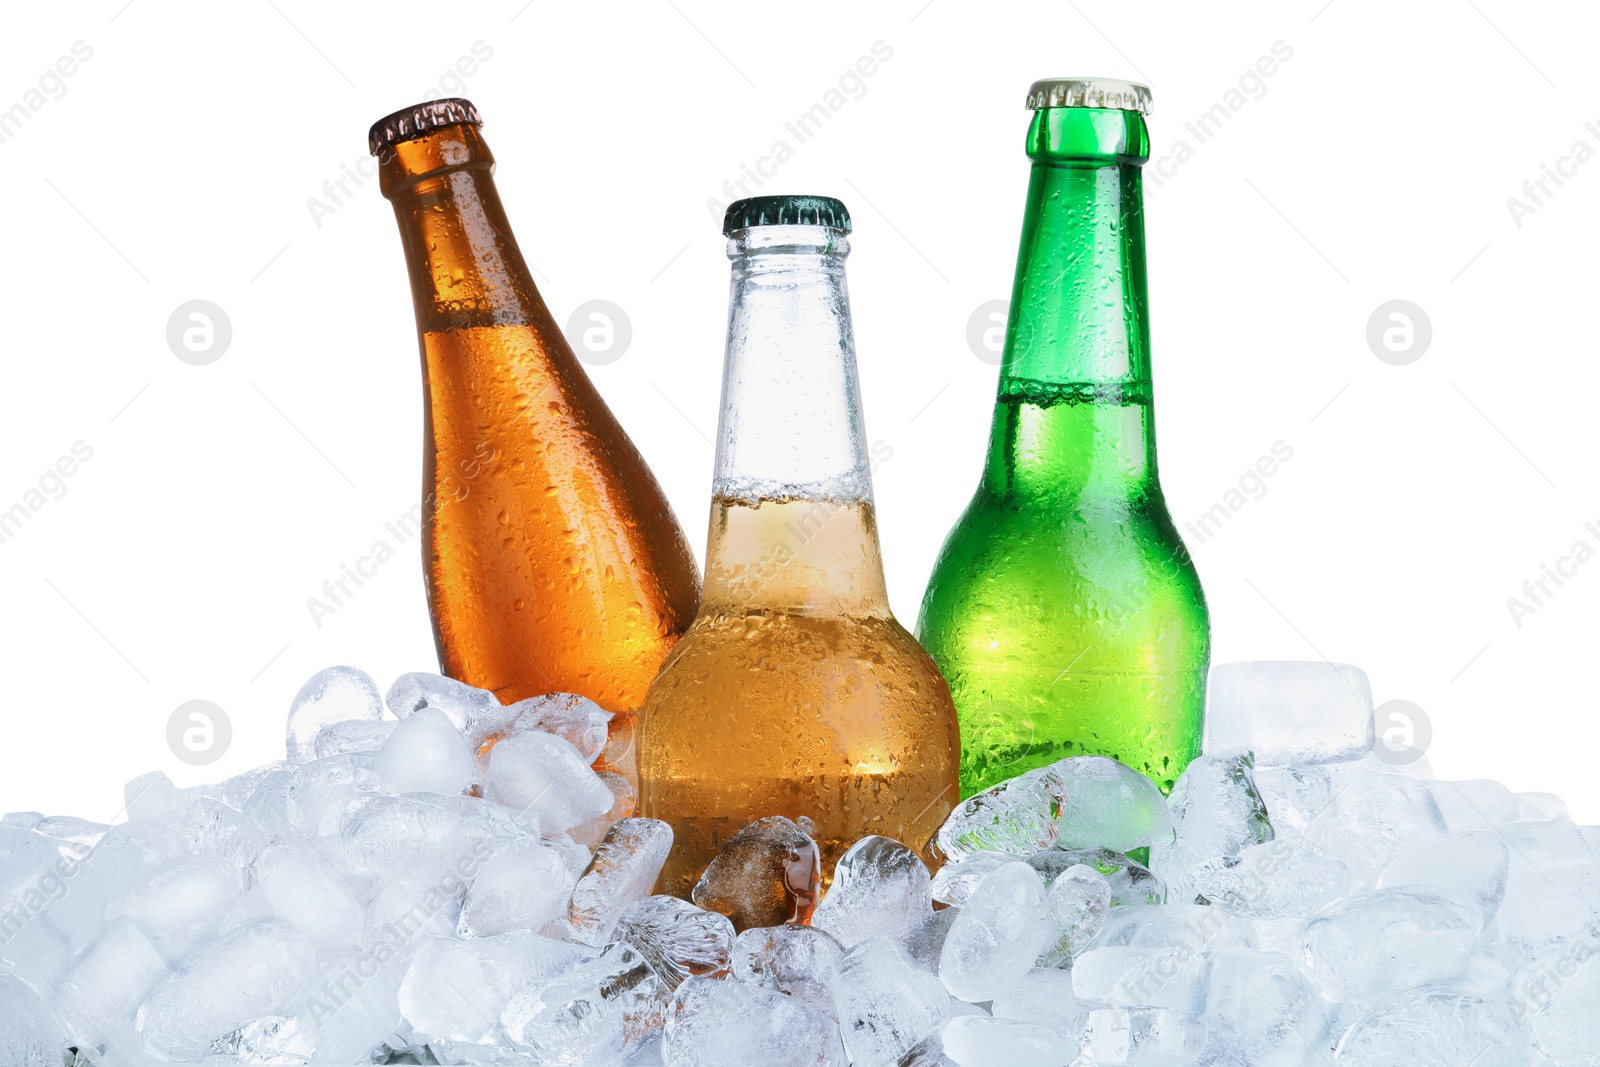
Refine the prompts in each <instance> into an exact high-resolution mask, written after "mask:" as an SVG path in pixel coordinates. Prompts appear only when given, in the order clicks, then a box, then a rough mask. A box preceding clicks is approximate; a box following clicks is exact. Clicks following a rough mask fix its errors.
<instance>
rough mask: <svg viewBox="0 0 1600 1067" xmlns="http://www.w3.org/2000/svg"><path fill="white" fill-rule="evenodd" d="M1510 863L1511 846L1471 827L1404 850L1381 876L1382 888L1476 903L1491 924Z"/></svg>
mask: <svg viewBox="0 0 1600 1067" xmlns="http://www.w3.org/2000/svg"><path fill="white" fill-rule="evenodd" d="M1510 862H1511V853H1510V849H1508V848H1507V847H1506V843H1505V841H1504V840H1502V839H1501V838H1500V837H1498V836H1496V835H1495V834H1493V833H1491V832H1489V831H1487V830H1467V831H1465V832H1463V833H1459V834H1451V835H1450V836H1449V837H1441V838H1439V839H1438V840H1436V841H1424V842H1423V843H1422V844H1420V845H1417V846H1416V847H1414V848H1412V849H1410V850H1409V851H1406V852H1402V853H1401V854H1400V855H1399V856H1398V857H1396V858H1395V860H1394V862H1392V863H1390V864H1389V866H1387V867H1385V868H1384V869H1383V873H1382V874H1380V875H1379V876H1378V888H1379V889H1411V888H1423V889H1433V890H1435V891H1437V892H1440V893H1443V894H1445V895H1447V896H1452V897H1455V898H1457V899H1459V900H1466V901H1470V902H1471V903H1473V904H1476V905H1477V906H1478V910H1479V911H1481V912H1482V913H1483V918H1484V921H1485V922H1487V921H1488V920H1489V919H1492V918H1494V914H1495V912H1496V911H1498V910H1499V909H1500V901H1501V900H1503V899H1504V898H1505V895H1506V872H1507V870H1508V868H1509V866H1510Z"/></svg>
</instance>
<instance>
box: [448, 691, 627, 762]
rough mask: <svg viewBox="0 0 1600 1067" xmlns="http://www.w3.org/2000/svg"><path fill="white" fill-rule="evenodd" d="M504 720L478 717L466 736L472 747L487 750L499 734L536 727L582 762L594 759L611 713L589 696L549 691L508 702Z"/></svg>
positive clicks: (603, 741) (602, 744) (607, 734)
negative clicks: (569, 747)
mask: <svg viewBox="0 0 1600 1067" xmlns="http://www.w3.org/2000/svg"><path fill="white" fill-rule="evenodd" d="M504 718H505V721H504V722H503V723H496V722H495V721H494V720H493V719H480V720H479V721H478V723H477V724H476V728H475V729H474V731H473V733H472V734H471V735H470V736H469V740H471V741H472V743H473V746H474V748H476V749H478V750H479V751H480V752H485V753H487V752H488V751H490V750H492V749H493V747H494V745H495V744H496V743H497V742H499V741H500V740H501V739H502V738H504V737H507V736H511V735H515V734H520V733H526V732H528V731H529V730H538V731H540V732H543V733H547V734H555V735H556V736H557V737H559V738H561V739H562V740H563V741H566V742H567V743H568V744H570V745H572V747H573V748H575V749H577V750H578V754H579V755H581V756H582V757H583V761H584V762H585V763H593V762H594V761H595V758H596V757H598V756H599V755H600V753H601V751H602V750H603V749H604V748H605V746H606V742H607V740H609V737H610V731H609V729H608V727H609V724H610V722H611V713H610V712H609V711H606V710H605V709H604V708H602V707H601V706H600V705H599V704H596V703H595V702H594V701H592V700H590V699H589V698H588V697H582V696H577V695H576V694H573V693H549V694H546V695H545V696H537V697H529V698H528V699H526V700H519V701H517V702H516V703H515V704H510V705H507V706H506V708H505V712H504Z"/></svg>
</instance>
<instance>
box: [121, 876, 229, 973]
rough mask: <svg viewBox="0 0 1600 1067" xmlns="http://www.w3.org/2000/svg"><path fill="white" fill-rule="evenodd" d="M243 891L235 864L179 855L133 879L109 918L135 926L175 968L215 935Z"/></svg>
mask: <svg viewBox="0 0 1600 1067" xmlns="http://www.w3.org/2000/svg"><path fill="white" fill-rule="evenodd" d="M242 888H243V878H242V873H241V871H240V870H239V867H238V865H237V864H235V863H234V862H233V861H231V860H227V859H224V858H222V857H221V856H206V855H199V856H181V857H179V858H178V859H175V860H168V861H167V862H166V863H164V864H162V865H160V866H159V867H156V868H155V869H154V870H152V871H149V872H148V873H146V874H143V875H141V876H140V877H138V878H137V879H135V880H134V881H133V882H132V884H130V885H129V886H128V887H127V888H126V889H125V890H124V891H123V892H122V893H121V894H119V895H118V896H117V898H116V899H115V900H113V901H112V902H111V903H110V904H109V905H108V906H107V907H106V912H105V917H106V919H107V920H114V919H116V918H118V917H119V916H126V917H127V918H129V919H131V920H132V921H133V922H135V923H137V924H138V926H139V928H140V929H141V930H142V931H143V932H144V934H146V935H148V936H149V938H150V940H151V941H152V942H153V943H154V944H155V946H156V948H157V949H158V950H160V951H161V953H162V955H163V956H165V957H166V958H167V959H168V960H169V961H171V962H172V963H177V962H179V961H180V960H182V959H183V958H184V957H185V956H187V955H188V953H189V950H190V949H192V948H193V947H194V946H195V945H197V944H199V943H200V942H201V941H202V940H203V939H205V938H207V937H209V936H210V935H211V934H213V933H214V932H215V931H216V929H217V927H218V925H219V924H220V923H221V922H222V919H223V917H224V916H225V915H227V914H228V911H229V909H231V908H232V907H233V905H234V902H235V901H237V900H238V899H239V893H240V891H241V890H242Z"/></svg>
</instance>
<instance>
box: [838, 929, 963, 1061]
mask: <svg viewBox="0 0 1600 1067" xmlns="http://www.w3.org/2000/svg"><path fill="white" fill-rule="evenodd" d="M833 992H834V1008H835V1012H836V1014H837V1017H838V1019H839V1027H840V1030H841V1031H842V1033H843V1034H844V1044H845V1048H846V1049H847V1050H848V1051H849V1053H850V1062H851V1064H852V1065H855V1067H881V1065H885V1064H892V1063H894V1062H895V1060H897V1059H898V1058H899V1057H900V1056H901V1055H902V1054H903V1053H904V1052H905V1051H906V1050H907V1049H909V1048H911V1047H912V1046H913V1045H915V1044H916V1043H917V1042H919V1041H921V1040H922V1039H923V1038H924V1037H926V1036H928V1034H930V1033H932V1032H933V1031H934V1030H936V1029H937V1028H938V1027H939V1026H941V1025H942V1024H943V1023H944V1021H945V1020H946V1019H948V1018H949V1017H950V997H949V994H947V993H946V992H945V989H944V986H943V985H942V984H941V983H940V981H939V979H938V978H937V977H936V976H935V975H934V973H933V972H932V971H930V970H928V969H927V968H926V967H923V966H922V965H921V964H918V963H917V962H916V961H914V960H913V959H912V958H911V957H910V956H909V955H907V954H906V951H905V949H903V948H901V947H900V946H899V945H897V944H896V943H895V942H893V941H891V940H889V939H888V938H886V937H874V938H871V939H870V940H867V941H863V942H861V944H859V945H857V946H856V947H855V948H853V949H851V950H850V951H849V952H847V953H846V954H845V957H844V959H843V960H841V961H840V963H839V971H838V975H837V977H836V979H835V985H834V991H833Z"/></svg>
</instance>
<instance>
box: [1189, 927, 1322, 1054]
mask: <svg viewBox="0 0 1600 1067" xmlns="http://www.w3.org/2000/svg"><path fill="white" fill-rule="evenodd" d="M1332 1019H1333V1013H1332V1011H1331V1005H1329V1004H1328V1003H1327V1002H1326V1001H1324V1000H1323V999H1322V997H1321V994H1320V992H1319V991H1318V989H1317V987H1316V986H1315V985H1313V984H1312V983H1311V982H1310V981H1309V980H1308V979H1307V978H1306V976H1305V975H1304V974H1302V973H1301V972H1300V970H1299V969H1298V968H1297V967H1296V966H1295V965H1294V962H1293V961H1292V960H1290V959H1289V958H1288V957H1286V956H1283V955H1281V954H1279V953H1276V952H1252V951H1249V950H1245V949H1222V950H1219V951H1217V952H1213V953H1211V962H1210V969H1209V972H1208V975H1207V992H1206V1003H1205V1013H1204V1015H1203V1021H1204V1022H1205V1024H1206V1027H1207V1029H1208V1030H1209V1031H1210V1032H1211V1033H1212V1034H1213V1035H1214V1036H1215V1035H1227V1036H1228V1037H1230V1038H1232V1039H1233V1040H1234V1042H1235V1043H1237V1044H1238V1045H1240V1046H1242V1047H1243V1048H1244V1049H1245V1050H1246V1051H1247V1052H1248V1053H1249V1055H1250V1057H1251V1060H1250V1062H1258V1061H1267V1062H1269V1063H1278V1062H1284V1061H1288V1062H1293V1063H1315V1062H1316V1056H1315V1054H1314V1052H1313V1050H1319V1049H1320V1050H1325V1049H1327V1048H1328V1047H1329V1046H1330V1044H1331V1042H1330V1040H1329V1036H1328V1030H1329V1027H1330V1025H1331V1023H1332ZM1324 1058H1325V1057H1324Z"/></svg>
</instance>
